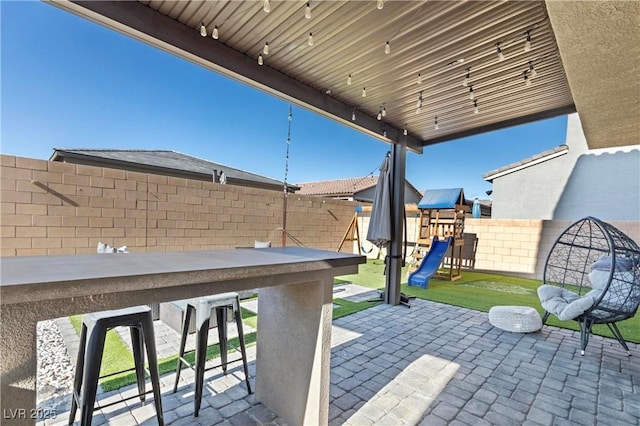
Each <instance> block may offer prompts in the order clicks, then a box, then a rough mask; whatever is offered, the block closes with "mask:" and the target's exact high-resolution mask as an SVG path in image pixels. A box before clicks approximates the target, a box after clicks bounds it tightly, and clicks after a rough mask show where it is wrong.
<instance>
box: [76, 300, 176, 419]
mask: <svg viewBox="0 0 640 426" xmlns="http://www.w3.org/2000/svg"><path fill="white" fill-rule="evenodd" d="M118 326H123V327H129V331H130V333H131V346H132V349H133V358H134V364H135V366H134V367H133V368H131V369H129V370H125V371H133V370H135V372H136V378H137V383H138V394H137V395H134V396H132V397H129V398H126V399H124V400H120V401H116V402H113V403H111V404H106V405H103V406H95V402H96V393H97V389H98V380H99V379H101V378H105V377H110V376H113V375H115V374H119V373H122V372H124V371H119V372H117V373H113V374H109V375H105V376H100V366H101V364H102V354H103V350H104V342H105V338H106V335H107V331H109V330H110V329H112V328H114V327H118ZM143 346H144V347H146V348H147V359H148V361H149V371H148V373H149V376H151V386H152V388H153V390H152V391H149V392H146V391H145V375H144V374H145V368H144V354H143ZM147 393H153V398H154V403H155V406H156V416H157V419H158V424H159V425H160V426H163V425H164V418H163V414H162V401H161V397H160V378H159V373H158V359H157V355H156V343H155V337H154V332H153V318H152V313H151V308H150V307H149V306H136V307H133V308H126V309H120V310H115V311H104V312H96V313H93V314H88V315H84V316H83V319H82V331H81V333H80V345H79V349H78V359H77V361H76V374H75V378H74V384H73V395H72V398H71V411H70V413H69V424H70V425H71V424H72V423H73V422H74V420H75V417H76V411H77V410H78V408H80V416H81V419H80V424H81V425H82V426H90V425H91V421H92V419H93V412H94V410H96V409H102V408H106V407H109V406H111V405H114V404H118V403H121V402H122V401H127V400H130V399H133V398H137V397H139V398H140V401H142V402H144V401H145V395H146V394H147Z"/></svg>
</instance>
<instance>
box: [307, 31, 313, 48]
mask: <svg viewBox="0 0 640 426" xmlns="http://www.w3.org/2000/svg"><path fill="white" fill-rule="evenodd" d="M307 44H308V45H309V46H313V33H309V38H308V39H307Z"/></svg>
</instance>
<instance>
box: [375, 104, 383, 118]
mask: <svg viewBox="0 0 640 426" xmlns="http://www.w3.org/2000/svg"><path fill="white" fill-rule="evenodd" d="M376 118H377V119H378V121H379V120H382V107H380V109H379V110H378V115H377V116H376Z"/></svg>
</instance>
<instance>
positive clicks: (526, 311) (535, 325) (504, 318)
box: [489, 306, 542, 333]
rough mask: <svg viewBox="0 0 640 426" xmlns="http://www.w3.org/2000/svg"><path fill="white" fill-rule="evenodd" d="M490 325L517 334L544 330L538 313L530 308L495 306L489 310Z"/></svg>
mask: <svg viewBox="0 0 640 426" xmlns="http://www.w3.org/2000/svg"><path fill="white" fill-rule="evenodd" d="M489 323H490V324H491V325H492V326H494V327H498V328H500V329H502V330H506V331H512V332H515V333H531V332H534V331H538V330H540V329H541V328H542V320H541V319H540V315H539V314H538V311H536V310H535V309H533V308H531V307H529V306H494V307H493V308H491V309H489Z"/></svg>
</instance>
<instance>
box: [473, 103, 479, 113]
mask: <svg viewBox="0 0 640 426" xmlns="http://www.w3.org/2000/svg"><path fill="white" fill-rule="evenodd" d="M479 112H480V109H479V108H478V101H473V113H474V114H477V113H479Z"/></svg>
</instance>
